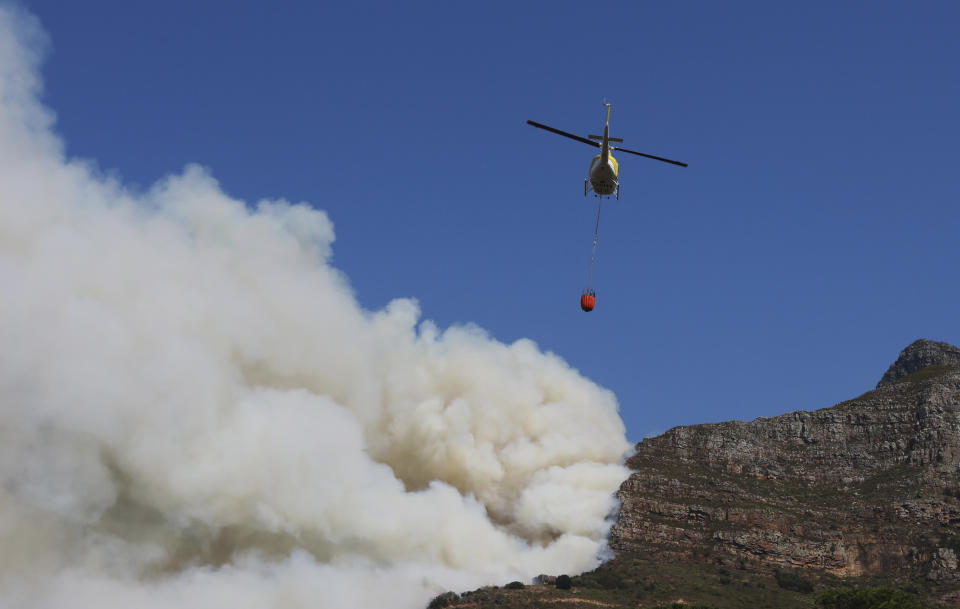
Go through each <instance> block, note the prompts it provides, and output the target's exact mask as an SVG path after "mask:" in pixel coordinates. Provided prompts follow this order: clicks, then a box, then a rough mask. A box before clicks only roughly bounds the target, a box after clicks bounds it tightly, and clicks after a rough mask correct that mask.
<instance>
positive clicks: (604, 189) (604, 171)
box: [527, 103, 687, 199]
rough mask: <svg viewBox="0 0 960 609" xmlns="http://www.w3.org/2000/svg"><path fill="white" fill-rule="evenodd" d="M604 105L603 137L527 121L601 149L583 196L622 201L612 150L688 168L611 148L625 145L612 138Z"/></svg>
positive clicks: (632, 151) (585, 182) (672, 162)
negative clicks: (590, 193) (612, 197)
mask: <svg viewBox="0 0 960 609" xmlns="http://www.w3.org/2000/svg"><path fill="white" fill-rule="evenodd" d="M604 105H605V106H606V107H607V121H606V123H605V124H604V125H603V135H588V136H587V137H580V136H579V135H574V134H572V133H567V132H566V131H561V130H560V129H557V128H555V127H550V126H549V125H544V124H542V123H537V122H534V121H530V120H528V121H527V124H528V125H532V126H534V127H537V128H539V129H545V130H547V131H549V132H550V133H556V134H557V135H562V136H564V137H568V138H570V139H572V140H577V141H578V142H583V143H584V144H589V145H590V146H593V147H594V148H599V149H600V154H598V155H597V156H595V157H593V161H591V162H590V170H589V172H588V174H587V175H588V177H587V178H585V179H584V180H583V196H587V190H588V188H589V189H592V190H593V192H594V194H595V196H605V197H609V196H610V195H614V194H615V195H616V198H617V199H620V165H619V163H617V160H616V159H615V158H613V155H612V154H610V152H611V151H612V150H619V151H620V152H628V153H630V154H635V155H637V156H642V157H646V158H648V159H653V160H655V161H663V162H664V163H671V164H673V165H679V166H680V167H687V164H686V163H681V162H680V161H674V160H671V159H665V158H663V157H660V156H653V155H652V154H645V153H643V152H637V151H636V150H627V149H626V148H620V147H619V146H611V145H610V142H614V143H617V144H621V143H623V139H621V138H619V137H610V104H609V103H605V104H604ZM588 138H589V139H588Z"/></svg>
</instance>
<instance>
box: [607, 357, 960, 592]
mask: <svg viewBox="0 0 960 609" xmlns="http://www.w3.org/2000/svg"><path fill="white" fill-rule="evenodd" d="M628 464H629V466H630V467H631V468H632V470H633V474H632V475H631V476H630V478H629V479H628V480H627V481H626V482H624V484H623V486H622V487H621V489H620V492H619V497H620V501H621V504H622V507H621V511H620V517H619V521H618V523H617V524H616V526H615V527H614V528H613V532H612V536H611V545H612V547H613V548H614V550H615V551H616V552H617V554H618V556H629V555H631V554H637V555H639V554H643V555H646V556H655V557H657V558H658V559H671V560H688V559H694V558H695V557H697V556H701V557H702V556H706V555H710V556H713V557H715V558H716V559H719V560H722V561H726V562H729V563H730V564H731V565H737V566H740V567H745V566H746V568H749V566H751V565H752V566H754V567H756V568H761V569H762V568H766V567H774V566H776V567H792V568H816V569H824V570H826V571H829V572H830V573H833V574H835V575H840V576H859V575H868V576H869V575H877V574H890V573H902V574H905V575H910V576H915V577H921V578H924V579H926V580H928V581H931V582H942V583H947V582H955V581H960V575H958V569H957V557H958V555H960V475H958V474H960V349H957V348H956V347H953V346H952V345H948V344H946V343H936V342H932V341H926V340H920V341H917V342H915V343H913V344H912V345H910V346H909V347H907V348H906V349H905V350H904V351H903V352H902V353H901V354H900V358H899V359H898V360H897V361H896V362H895V363H894V364H893V365H892V366H891V367H890V369H889V370H888V371H887V373H886V374H885V375H884V376H883V378H882V379H881V381H880V383H879V384H878V386H877V388H876V389H874V390H873V391H870V392H868V393H865V394H863V395H861V396H860V397H858V398H855V399H852V400H849V401H846V402H842V403H840V404H837V405H835V406H833V407H831V408H825V409H822V410H816V411H812V412H807V411H798V412H791V413H788V414H784V415H781V416H777V417H772V418H759V419H756V420H754V421H750V422H741V421H732V422H728V423H719V424H710V425H694V426H689V427H677V428H674V429H671V430H670V431H668V432H666V433H665V434H663V435H661V436H659V437H656V438H650V439H647V440H644V441H643V442H641V443H640V444H639V445H638V446H637V453H636V455H634V456H633V457H632V458H631V459H630V460H629V462H628Z"/></svg>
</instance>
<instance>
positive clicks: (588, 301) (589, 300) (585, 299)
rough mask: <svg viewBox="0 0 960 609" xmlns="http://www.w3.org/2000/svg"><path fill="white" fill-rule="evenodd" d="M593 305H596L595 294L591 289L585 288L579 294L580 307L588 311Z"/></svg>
mask: <svg viewBox="0 0 960 609" xmlns="http://www.w3.org/2000/svg"><path fill="white" fill-rule="evenodd" d="M595 306H597V295H596V294H594V292H593V290H586V291H585V292H584V293H583V295H582V296H580V308H581V309H583V310H584V311H586V312H587V313H589V312H590V311H592V310H593V307H595Z"/></svg>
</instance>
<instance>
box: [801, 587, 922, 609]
mask: <svg viewBox="0 0 960 609" xmlns="http://www.w3.org/2000/svg"><path fill="white" fill-rule="evenodd" d="M817 604H818V605H820V606H821V607H825V608H826V609H924V607H925V606H926V605H924V604H923V603H921V602H920V601H918V600H917V599H916V598H915V597H914V596H911V595H910V594H907V593H906V592H902V591H900V590H896V589H894V588H890V587H888V586H881V587H877V588H853V589H851V590H827V591H826V592H824V593H823V594H821V595H820V596H818V597H817Z"/></svg>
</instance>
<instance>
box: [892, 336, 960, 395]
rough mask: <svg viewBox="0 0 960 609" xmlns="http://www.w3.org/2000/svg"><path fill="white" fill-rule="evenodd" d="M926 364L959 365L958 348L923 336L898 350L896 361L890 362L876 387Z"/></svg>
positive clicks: (924, 366) (959, 354)
mask: <svg viewBox="0 0 960 609" xmlns="http://www.w3.org/2000/svg"><path fill="white" fill-rule="evenodd" d="M927 366H960V349H958V348H956V347H954V346H953V345H950V344H947V343H935V342H933V341H932V340H926V339H923V338H921V339H920V340H917V341H914V342H913V343H911V344H910V346H908V347H907V348H906V349H904V350H903V351H901V352H900V357H898V358H897V361H895V362H893V363H892V364H890V367H889V368H888V369H887V372H886V373H885V374H884V375H883V378H881V379H880V382H879V383H877V387H883V386H884V385H889V384H890V383H893V382H896V381H897V379H900V378H903V377H905V376H907V375H908V374H913V373H914V372H919V371H920V370H922V369H924V368H926V367H927Z"/></svg>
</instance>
